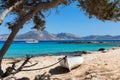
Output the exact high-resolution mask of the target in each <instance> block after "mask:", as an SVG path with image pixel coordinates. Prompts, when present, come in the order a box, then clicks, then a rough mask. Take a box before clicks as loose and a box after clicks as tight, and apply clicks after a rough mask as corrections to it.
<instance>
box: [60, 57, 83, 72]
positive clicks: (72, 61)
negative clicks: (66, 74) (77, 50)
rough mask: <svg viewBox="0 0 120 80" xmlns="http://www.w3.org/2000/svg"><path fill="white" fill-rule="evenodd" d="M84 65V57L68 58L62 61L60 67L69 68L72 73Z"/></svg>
mask: <svg viewBox="0 0 120 80" xmlns="http://www.w3.org/2000/svg"><path fill="white" fill-rule="evenodd" d="M59 60H60V59H59ZM82 63H83V57H82V56H66V57H65V58H63V59H62V60H61V61H60V66H62V67H64V68H67V69H69V71H71V70H72V69H73V68H75V67H78V66H79V65H80V64H82Z"/></svg>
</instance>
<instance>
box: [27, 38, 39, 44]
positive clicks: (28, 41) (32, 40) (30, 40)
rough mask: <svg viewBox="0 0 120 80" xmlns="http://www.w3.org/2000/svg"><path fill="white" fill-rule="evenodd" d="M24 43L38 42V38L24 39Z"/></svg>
mask: <svg viewBox="0 0 120 80" xmlns="http://www.w3.org/2000/svg"><path fill="white" fill-rule="evenodd" d="M25 42H26V43H38V42H39V41H38V40H35V39H29V40H27V41H25Z"/></svg>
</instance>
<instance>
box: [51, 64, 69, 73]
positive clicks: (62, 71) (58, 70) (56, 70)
mask: <svg viewBox="0 0 120 80" xmlns="http://www.w3.org/2000/svg"><path fill="white" fill-rule="evenodd" d="M68 72H69V70H68V69H66V68H63V67H61V66H57V67H55V68H53V69H50V71H49V73H50V74H51V75H56V74H64V73H68Z"/></svg>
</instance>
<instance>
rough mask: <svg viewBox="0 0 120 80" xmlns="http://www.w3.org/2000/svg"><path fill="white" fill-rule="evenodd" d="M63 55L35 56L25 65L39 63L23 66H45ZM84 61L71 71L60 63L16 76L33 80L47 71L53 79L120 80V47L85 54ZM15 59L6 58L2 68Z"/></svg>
mask: <svg viewBox="0 0 120 80" xmlns="http://www.w3.org/2000/svg"><path fill="white" fill-rule="evenodd" d="M62 57H63V56H42V57H34V58H32V59H30V63H27V64H26V65H25V66H29V65H31V64H34V63H38V64H37V65H35V66H32V67H28V68H23V70H26V69H27V70H30V69H36V68H43V67H46V66H48V65H51V64H53V63H56V62H57V61H58V58H62ZM83 57H84V63H83V64H81V65H80V66H79V67H78V68H76V69H73V70H72V71H71V72H65V71H63V69H62V68H61V67H59V64H57V65H54V66H52V67H49V68H45V69H40V70H33V71H20V72H18V73H16V74H15V75H14V76H16V77H17V78H22V77H28V78H30V80H33V79H34V77H35V75H41V74H43V73H44V72H46V75H47V74H49V75H50V78H51V80H55V78H59V79H60V80H67V79H69V78H71V79H75V80H120V48H119V47H118V48H116V49H114V50H113V49H110V50H108V51H106V52H105V53H102V52H100V51H99V52H92V54H84V55H83ZM13 61H14V60H13V59H4V60H3V65H2V68H3V70H4V71H5V69H6V67H8V66H11V64H9V63H10V62H13ZM23 61H24V60H21V61H20V62H19V63H17V64H16V69H17V68H18V67H19V66H20V65H21V64H22V63H23Z"/></svg>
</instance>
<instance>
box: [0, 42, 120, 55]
mask: <svg viewBox="0 0 120 80" xmlns="http://www.w3.org/2000/svg"><path fill="white" fill-rule="evenodd" d="M3 43H4V41H1V42H0V47H2V45H3ZM119 45H120V44H92V43H91V44H87V43H84V44H81V43H79V44H76V43H67V44H66V43H64V42H63V43H62V41H40V42H39V43H32V44H31V43H26V42H24V41H14V42H13V43H12V45H11V46H10V48H9V50H8V51H7V53H6V55H5V57H24V56H26V54H31V55H40V54H57V53H59V52H72V51H83V50H89V51H96V50H98V49H99V48H105V49H109V48H112V47H116V46H119Z"/></svg>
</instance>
